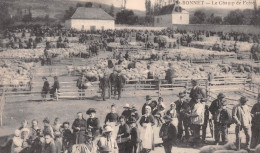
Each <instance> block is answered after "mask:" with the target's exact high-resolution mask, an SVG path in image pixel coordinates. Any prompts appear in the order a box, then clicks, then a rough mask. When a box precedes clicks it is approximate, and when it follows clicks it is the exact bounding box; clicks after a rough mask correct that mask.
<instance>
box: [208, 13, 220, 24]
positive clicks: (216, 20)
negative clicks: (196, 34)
mask: <svg viewBox="0 0 260 153" xmlns="http://www.w3.org/2000/svg"><path fill="white" fill-rule="evenodd" d="M207 24H222V18H221V17H220V16H215V15H214V13H212V14H211V15H210V16H209V17H208V18H207Z"/></svg>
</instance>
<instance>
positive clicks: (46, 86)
mask: <svg viewBox="0 0 260 153" xmlns="http://www.w3.org/2000/svg"><path fill="white" fill-rule="evenodd" d="M42 80H43V81H44V83H43V87H42V92H41V94H42V99H43V101H47V99H46V96H47V94H48V92H49V90H50V84H49V82H48V80H47V78H46V77H42Z"/></svg>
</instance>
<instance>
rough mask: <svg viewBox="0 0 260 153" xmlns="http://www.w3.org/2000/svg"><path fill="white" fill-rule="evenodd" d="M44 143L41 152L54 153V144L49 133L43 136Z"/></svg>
mask: <svg viewBox="0 0 260 153" xmlns="http://www.w3.org/2000/svg"><path fill="white" fill-rule="evenodd" d="M44 138H45V145H44V147H43V151H42V153H56V146H55V143H54V140H53V138H52V137H51V135H49V134H47V135H45V136H44Z"/></svg>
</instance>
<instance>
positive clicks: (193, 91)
mask: <svg viewBox="0 0 260 153" xmlns="http://www.w3.org/2000/svg"><path fill="white" fill-rule="evenodd" d="M191 84H192V88H191V91H190V98H191V102H195V99H196V96H197V95H201V99H204V98H206V94H205V91H204V90H203V89H202V88H201V87H199V85H198V80H191Z"/></svg>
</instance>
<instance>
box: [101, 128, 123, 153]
mask: <svg viewBox="0 0 260 153" xmlns="http://www.w3.org/2000/svg"><path fill="white" fill-rule="evenodd" d="M112 132H113V129H112V127H111V126H109V125H106V126H105V127H104V130H103V135H102V137H100V139H99V140H98V143H97V146H98V151H99V152H100V153H118V146H117V143H116V140H115V139H113V138H112V134H113V133H112Z"/></svg>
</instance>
